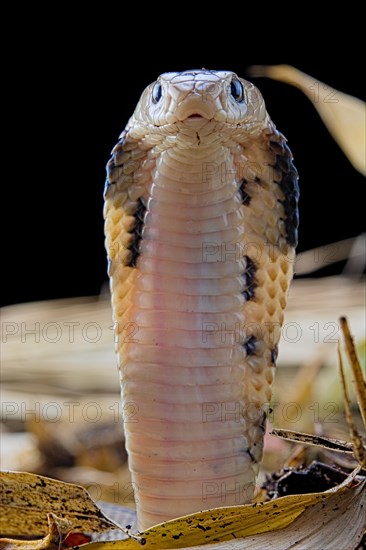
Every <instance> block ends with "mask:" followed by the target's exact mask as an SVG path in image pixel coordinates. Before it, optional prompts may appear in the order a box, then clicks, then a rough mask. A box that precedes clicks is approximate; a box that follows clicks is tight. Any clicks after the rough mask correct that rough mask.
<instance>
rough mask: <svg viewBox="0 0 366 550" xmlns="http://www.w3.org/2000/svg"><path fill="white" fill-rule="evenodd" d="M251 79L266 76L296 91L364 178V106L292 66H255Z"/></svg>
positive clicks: (351, 97)
mask: <svg viewBox="0 0 366 550" xmlns="http://www.w3.org/2000/svg"><path fill="white" fill-rule="evenodd" d="M247 71H248V73H249V74H250V75H251V76H266V77H268V78H273V79H274V80H280V81H281V82H286V83H287V84H291V85H292V86H295V87H296V88H299V89H300V90H301V91H302V92H304V94H306V95H307V96H308V98H309V99H310V100H311V101H312V103H313V105H314V107H315V108H316V110H317V111H318V113H319V115H320V116H321V118H322V119H323V122H324V124H325V125H326V127H327V128H328V130H329V132H330V133H331V134H332V136H333V138H334V139H335V140H336V142H337V143H338V145H339V146H340V147H341V149H342V150H343V152H344V153H345V155H347V157H348V159H349V161H350V162H351V163H352V164H353V166H354V167H355V168H356V170H358V171H359V172H361V174H364V175H366V155H365V127H366V122H365V103H364V102H363V101H362V100H361V99H358V98H357V97H353V96H350V95H348V94H344V93H343V92H340V91H339V90H335V89H334V88H332V87H331V86H328V85H327V84H324V83H323V82H320V81H319V80H316V79H315V78H313V77H311V76H309V75H307V74H305V73H303V72H301V71H299V70H298V69H296V68H295V67H291V65H275V66H265V65H264V66H262V65H255V66H252V67H249V68H248V69H247Z"/></svg>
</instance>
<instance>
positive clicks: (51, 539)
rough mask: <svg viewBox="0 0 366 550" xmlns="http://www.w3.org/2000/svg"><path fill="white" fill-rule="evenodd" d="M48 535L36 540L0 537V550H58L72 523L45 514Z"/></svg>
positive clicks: (53, 515)
mask: <svg viewBox="0 0 366 550" xmlns="http://www.w3.org/2000/svg"><path fill="white" fill-rule="evenodd" d="M47 519H48V529H49V532H48V535H46V536H45V537H44V538H43V539H38V540H13V539H0V550H60V547H61V545H62V543H63V541H64V540H65V538H66V537H67V535H68V534H69V532H70V531H71V528H72V523H71V522H70V521H68V520H66V519H63V518H58V517H57V516H55V514H52V513H51V514H47Z"/></svg>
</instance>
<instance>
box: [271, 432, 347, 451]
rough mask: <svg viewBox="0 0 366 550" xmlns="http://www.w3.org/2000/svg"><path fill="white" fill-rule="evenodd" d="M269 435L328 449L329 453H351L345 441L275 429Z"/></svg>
mask: <svg viewBox="0 0 366 550" xmlns="http://www.w3.org/2000/svg"><path fill="white" fill-rule="evenodd" d="M271 435H274V436H276V437H281V439H287V440H288V441H295V442H296V443H298V442H300V443H306V444H308V445H315V446H317V447H323V448H324V449H329V450H331V451H337V452H343V453H351V454H352V453H353V445H352V443H347V442H346V441H341V440H340V439H333V438H330V437H325V436H320V435H312V434H304V433H302V432H294V431H292V430H281V429H275V428H274V429H273V430H272V431H271Z"/></svg>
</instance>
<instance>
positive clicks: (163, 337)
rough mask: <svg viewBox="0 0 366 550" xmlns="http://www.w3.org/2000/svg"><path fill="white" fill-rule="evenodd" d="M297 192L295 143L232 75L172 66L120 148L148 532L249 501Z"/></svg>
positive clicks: (116, 170)
mask: <svg viewBox="0 0 366 550" xmlns="http://www.w3.org/2000/svg"><path fill="white" fill-rule="evenodd" d="M298 196H299V190H298V184H297V172H296V169H295V167H294V165H293V162H292V154H291V151H290V149H289V148H288V146H287V144H286V139H285V138H284V136H283V135H282V134H281V133H280V132H278V131H277V130H276V127H275V126H274V124H273V123H272V122H271V120H270V118H269V116H268V114H267V112H266V108H265V104H264V101H263V98H262V96H261V94H260V92H259V91H258V90H257V89H256V87H255V86H254V85H253V84H251V83H249V82H247V81H246V80H243V79H241V78H239V77H237V76H236V75H235V74H234V73H232V72H229V71H207V70H197V71H196V70H194V71H185V72H182V73H165V74H163V75H161V76H160V77H159V78H158V79H157V81H156V82H154V83H153V84H151V85H150V86H148V87H147V88H146V90H145V91H144V92H143V94H142V97H141V99H140V101H139V103H138V105H137V107H136V110H135V113H134V114H133V116H132V117H131V118H130V120H129V122H128V124H127V126H126V128H125V130H124V131H123V132H122V134H121V136H120V140H119V142H118V143H117V145H116V146H115V147H114V149H113V151H112V158H111V159H110V161H109V163H108V168H107V183H106V189H105V210H104V213H105V220H106V221H105V233H106V248H107V251H108V258H109V275H110V279H111V295H112V306H113V318H114V321H115V327H116V340H115V342H116V348H117V356H118V367H119V369H120V376H121V390H122V404H123V411H124V426H125V436H126V449H127V451H128V456H129V467H130V470H131V475H132V483H133V487H134V492H135V496H136V503H137V516H138V526H139V529H144V528H146V527H149V526H151V525H154V524H156V523H160V522H162V521H166V520H168V519H171V518H173V517H178V516H183V515H186V514H190V513H192V512H197V511H199V510H203V509H208V508H215V507H220V506H225V505H226V506H231V505H234V504H240V503H244V502H248V501H250V499H251V498H252V495H253V492H254V485H255V476H256V474H257V472H258V467H259V462H260V460H261V457H262V448H263V436H264V430H265V420H266V412H267V411H268V406H269V402H270V400H271V385H272V381H273V378H274V373H275V366H276V359H277V354H278V342H279V339H280V335H281V326H282V323H283V320H284V310H285V307H286V299H287V292H288V289H289V285H290V282H291V278H292V275H293V260H294V249H295V246H296V242H297V226H298V211H297V201H298Z"/></svg>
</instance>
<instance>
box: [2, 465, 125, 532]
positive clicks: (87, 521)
mask: <svg viewBox="0 0 366 550" xmlns="http://www.w3.org/2000/svg"><path fill="white" fill-rule="evenodd" d="M0 482H1V496H0V533H3V534H6V535H7V536H8V535H18V536H19V535H45V534H46V533H47V532H48V527H47V523H46V517H47V514H48V513H49V512H53V513H54V514H56V515H57V516H62V517H63V518H65V519H67V520H69V521H70V522H71V524H72V529H73V530H75V531H88V532H102V531H106V530H109V529H116V528H118V525H116V524H115V523H114V522H112V521H111V520H110V519H108V518H107V517H106V516H105V515H104V514H103V512H102V511H101V510H100V509H99V508H98V506H97V505H96V504H95V503H94V502H93V500H92V499H91V498H90V496H89V494H88V492H87V491H86V490H85V489H83V487H80V486H78V485H72V484H71V483H63V482H61V481H56V480H55V479H50V478H48V477H43V476H38V475H35V474H29V473H25V472H0Z"/></svg>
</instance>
